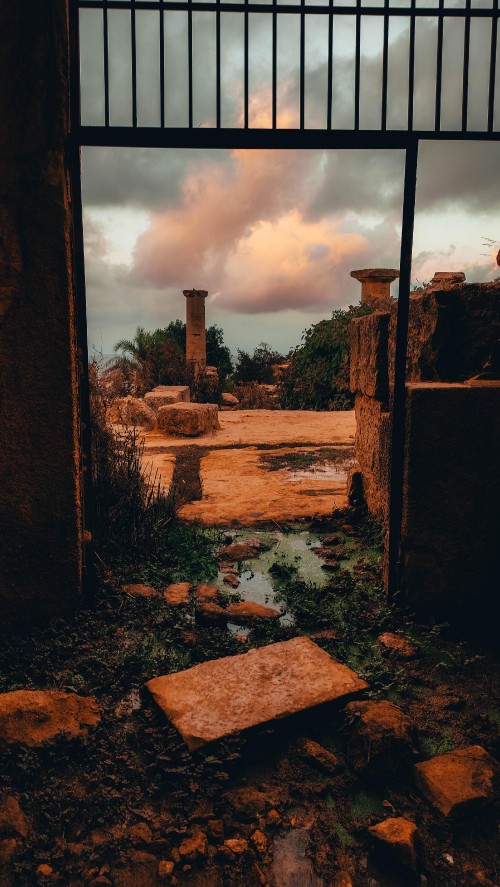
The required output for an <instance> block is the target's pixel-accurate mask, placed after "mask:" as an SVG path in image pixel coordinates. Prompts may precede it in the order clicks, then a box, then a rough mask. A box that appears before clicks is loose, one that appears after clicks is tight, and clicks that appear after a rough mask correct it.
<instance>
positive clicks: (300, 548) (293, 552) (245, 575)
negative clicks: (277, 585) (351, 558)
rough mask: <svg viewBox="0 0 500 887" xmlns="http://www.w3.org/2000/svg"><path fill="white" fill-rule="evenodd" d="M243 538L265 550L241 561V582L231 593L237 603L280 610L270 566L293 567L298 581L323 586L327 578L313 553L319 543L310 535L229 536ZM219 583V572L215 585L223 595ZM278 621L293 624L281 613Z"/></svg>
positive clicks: (259, 533) (299, 532)
mask: <svg viewBox="0 0 500 887" xmlns="http://www.w3.org/2000/svg"><path fill="white" fill-rule="evenodd" d="M245 539H259V540H260V541H261V542H262V543H263V544H264V545H265V546H266V550H265V551H261V552H260V553H259V554H258V555H257V557H254V558H251V559H249V560H245V561H243V562H242V565H241V566H242V567H243V569H241V573H240V576H241V581H240V584H239V585H238V588H236V589H235V593H237V594H238V595H239V597H240V598H241V600H244V601H252V602H253V603H255V604H263V605H264V606H268V607H274V608H276V609H280V608H281V605H280V603H279V602H278V601H277V595H276V592H275V590H274V587H273V582H272V576H271V574H270V572H269V571H270V568H271V567H272V566H274V564H279V565H283V566H293V567H295V569H296V570H297V572H298V575H299V577H300V579H302V580H303V581H304V582H308V583H311V584H313V585H318V586H320V587H324V586H325V585H326V584H327V582H328V577H327V575H326V574H325V572H324V570H322V569H321V564H322V563H323V561H322V560H321V559H320V558H319V557H318V555H317V554H316V553H315V551H314V549H315V548H318V546H319V545H320V544H321V543H320V540H319V539H318V537H317V536H315V535H314V533H310V532H309V531H308V530H303V529H297V530H290V531H288V532H286V533H285V532H282V531H281V530H277V531H276V533H269V532H263V531H259V530H254V531H253V532H251V531H249V530H246V531H245V530H240V531H238V532H236V533H234V534H233V540H234V541H244V540H245ZM223 580H224V574H223V573H219V575H218V580H217V585H218V587H219V588H220V589H222V590H224V591H226V592H227V591H228V587H227V585H225V584H224V581H223ZM281 622H282V624H283V625H291V624H292V623H293V616H292V614H291V613H284V614H283V616H282V617H281ZM229 628H230V629H231V630H232V631H239V629H240V626H238V625H235V624H233V623H230V624H229Z"/></svg>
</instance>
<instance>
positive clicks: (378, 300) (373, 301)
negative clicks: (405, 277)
mask: <svg viewBox="0 0 500 887" xmlns="http://www.w3.org/2000/svg"><path fill="white" fill-rule="evenodd" d="M351 277H354V279H355V280H359V282H360V284H361V304H362V305H370V306H371V307H372V308H381V309H387V306H388V305H389V304H390V301H391V283H392V282H393V280H397V279H398V277H399V271H397V270H396V269H395V268H364V269H363V270H362V271H351Z"/></svg>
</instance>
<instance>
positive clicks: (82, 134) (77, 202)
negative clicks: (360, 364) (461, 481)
mask: <svg viewBox="0 0 500 887" xmlns="http://www.w3.org/2000/svg"><path fill="white" fill-rule="evenodd" d="M361 2H362V0H356V6H355V7H352V6H351V7H345V6H344V7H342V6H334V5H333V0H329V5H328V6H327V7H325V6H320V7H315V6H309V5H307V6H306V4H305V0H301V2H300V6H298V7H297V6H283V5H278V4H277V2H276V0H273V2H272V3H271V5H264V4H258V3H254V4H252V5H251V6H250V5H249V2H248V0H244V2H227V0H208V2H206V0H205V2H203V0H202V2H195V3H193V0H122V2H113V3H112V4H111V5H110V4H108V0H68V3H69V23H70V100H71V131H70V134H69V136H68V159H69V169H70V175H71V179H72V193H73V232H74V251H75V291H76V301H77V306H76V307H77V310H76V316H77V336H78V342H77V345H78V349H79V356H80V360H81V372H80V417H81V449H82V466H83V480H82V487H83V502H84V514H83V519H84V526H85V528H86V529H87V530H89V531H90V534H91V533H92V466H91V430H90V403H89V375H88V341H87V313H86V291H85V290H86V288H85V262H84V242H83V221H82V195H81V148H82V147H115V148H119V147H127V148H186V149H189V148H205V149H208V148H214V149H215V148H221V149H238V148H246V149H249V150H251V149H253V150H258V149H267V150H269V149H277V150H283V149H288V150H304V149H306V150H307V149H318V150H325V151H326V150H339V149H342V150H349V149H351V150H355V149H365V150H377V149H386V150H387V149H390V150H402V151H404V152H405V172H404V190H403V207H402V230H401V245H400V265H399V271H400V277H399V294H398V312H397V326H396V346H395V357H394V388H393V394H392V401H391V450H390V476H389V521H388V548H387V550H388V573H387V577H388V581H387V591H388V596H389V599H391V600H392V599H395V598H396V597H398V596H399V594H400V578H401V562H400V553H401V552H400V545H401V532H402V517H403V483H404V463H405V436H406V359H407V349H408V319H409V305H410V287H411V267H412V248H413V232H414V220H415V199H416V187H417V171H418V151H419V144H420V142H421V141H424V140H426V141H428V140H430V141H460V142H464V141H488V142H491V141H497V142H498V141H500V131H497V132H495V131H494V129H493V126H494V110H495V80H496V55H497V30H498V18H499V0H492V7H491V8H481V9H474V10H473V9H472V3H471V0H465V2H466V6H465V7H464V8H457V7H453V8H449V9H447V8H445V6H444V0H439V7H438V8H437V9H430V10H429V9H422V8H417V7H416V0H411V7H410V8H401V7H390V6H389V0H384V5H383V7H366V8H363V7H362V6H361ZM80 9H97V10H99V9H100V10H102V12H103V16H104V22H105V23H106V24H105V27H107V12H108V11H109V10H114V9H125V10H127V11H130V14H131V16H132V23H133V26H132V29H131V33H132V86H133V89H132V100H133V109H132V125H131V126H111V125H110V124H109V79H108V77H109V72H108V58H107V36H105V39H104V44H105V49H104V76H105V125H103V126H85V125H82V123H81V114H80V34H79V11H80ZM145 9H147V10H158V11H159V12H160V14H161V13H162V12H167V11H169V10H185V11H187V13H188V22H189V25H188V57H189V126H188V127H166V126H165V121H164V78H162V80H161V108H162V113H161V126H159V127H141V126H138V124H137V97H136V58H135V12H136V11H138V10H145ZM196 11H211V12H215V13H216V15H217V35H218V44H217V45H218V51H217V125H216V127H213V128H195V127H193V119H192V118H193V107H192V13H193V12H196ZM221 12H239V13H241V14H243V15H244V16H245V75H244V79H245V84H244V85H245V123H244V126H243V127H242V128H223V127H221V125H220V14H221ZM287 12H288V13H291V14H296V15H300V19H301V45H300V54H301V58H300V124H301V125H300V128H299V129H277V128H276V85H277V83H276V16H277V14H278V13H287ZM249 13H267V14H270V15H272V16H273V128H272V129H256V128H250V127H249V126H248V15H249ZM308 14H324V15H327V16H328V18H329V34H330V43H329V47H330V50H329V74H330V78H329V87H328V91H329V96H328V98H329V111H328V123H329V126H328V128H326V129H306V128H305V126H304V51H305V50H304V33H305V32H304V22H305V17H306V16H307V15H308ZM335 15H351V16H355V17H356V55H355V126H354V128H353V129H350V130H338V129H337V130H336V129H332V128H331V111H330V109H331V84H332V77H331V62H332V44H331V30H332V24H333V18H334V16H335ZM362 15H363V16H365V15H383V16H384V59H383V75H382V76H383V91H382V128H381V129H380V130H361V129H360V128H359V88H360V21H361V16H362ZM393 15H394V16H404V17H407V18H409V19H410V48H409V86H408V95H409V102H408V128H407V129H406V130H388V129H387V128H386V122H387V45H388V20H389V18H390V17H391V16H393ZM425 15H427V16H429V17H435V18H437V20H438V60H437V69H436V110H435V129H434V130H429V131H427V130H423V131H416V130H414V129H413V97H414V94H413V90H414V80H413V78H414V49H415V21H416V18H417V17H420V16H425ZM445 17H446V18H454V17H459V18H464V19H465V30H464V64H463V92H462V128H461V130H454V131H451V130H445V131H443V130H441V128H440V126H441V98H442V95H441V92H442V48H443V22H444V18H445ZM481 17H487V18H491V20H492V32H491V48H490V52H491V55H490V78H489V95H488V117H487V120H488V126H487V130H484V131H479V132H477V131H469V130H468V129H467V111H468V76H469V49H470V22H471V19H472V18H481ZM160 21H162V19H160ZM162 27H163V26H162ZM160 47H161V49H160V58H161V67H162V71H163V63H164V55H163V51H164V46H163V32H161V35H160ZM499 113H500V112H499ZM92 563H93V557H92V548H91V545H90V546H88V547H87V556H86V558H85V564H86V584H87V587H88V588H89V589H90V590H91V589H92V587H93V585H94V573H93V569H92Z"/></svg>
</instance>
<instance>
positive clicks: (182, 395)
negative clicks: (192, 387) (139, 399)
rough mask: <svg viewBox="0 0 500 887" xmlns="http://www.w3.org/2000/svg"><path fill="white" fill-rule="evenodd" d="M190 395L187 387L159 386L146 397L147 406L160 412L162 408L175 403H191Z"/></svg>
mask: <svg viewBox="0 0 500 887" xmlns="http://www.w3.org/2000/svg"><path fill="white" fill-rule="evenodd" d="M189 398H190V393H189V388H188V387H187V385H158V386H157V387H156V388H153V390H152V391H148V393H147V394H145V395H144V400H145V401H146V403H147V405H148V406H149V407H151V409H152V410H154V412H155V413H157V412H158V410H159V409H160V407H164V406H168V405H169V404H175V403H189Z"/></svg>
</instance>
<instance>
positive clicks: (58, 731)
mask: <svg viewBox="0 0 500 887" xmlns="http://www.w3.org/2000/svg"><path fill="white" fill-rule="evenodd" d="M100 719H101V708H100V706H99V705H98V704H97V702H96V700H95V699H94V698H93V697H92V696H89V697H86V696H77V694H76V693H61V692H59V691H57V690H14V691H12V692H11V693H1V694H0V747H1V746H9V745H27V746H30V747H32V748H36V747H38V746H42V745H46V744H47V743H50V742H53V741H55V740H59V739H66V740H69V739H76V738H85V737H86V736H87V734H88V732H89V729H90V728H91V727H95V726H96V725H97V724H98V723H99V721H100Z"/></svg>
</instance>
